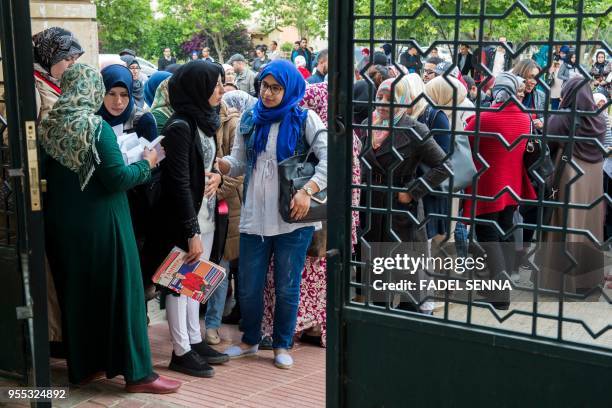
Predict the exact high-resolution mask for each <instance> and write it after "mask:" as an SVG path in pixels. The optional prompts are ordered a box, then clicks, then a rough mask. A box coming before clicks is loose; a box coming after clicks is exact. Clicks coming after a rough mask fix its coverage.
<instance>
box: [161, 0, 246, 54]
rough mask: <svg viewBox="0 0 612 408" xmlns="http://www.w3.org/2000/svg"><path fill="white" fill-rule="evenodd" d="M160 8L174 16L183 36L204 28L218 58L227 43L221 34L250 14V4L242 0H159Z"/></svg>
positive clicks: (163, 12)
mask: <svg viewBox="0 0 612 408" xmlns="http://www.w3.org/2000/svg"><path fill="white" fill-rule="evenodd" d="M158 8H159V11H160V12H161V13H162V14H163V15H164V16H167V17H168V18H172V19H175V20H176V21H177V24H178V26H179V27H181V29H182V32H183V34H187V35H186V36H185V37H184V38H183V41H184V40H187V39H189V37H191V36H192V35H194V34H196V33H199V32H204V33H205V34H206V35H207V36H209V37H210V38H211V39H212V42H213V45H214V48H215V50H216V51H217V55H216V56H215V57H216V58H217V59H218V60H219V61H220V62H223V55H224V54H225V48H226V46H227V44H226V41H225V39H224V34H225V33H228V32H230V31H233V30H235V29H236V28H237V27H240V26H242V25H243V24H244V21H246V20H247V19H248V17H249V15H250V9H249V7H248V6H247V5H246V4H244V2H242V1H241V0H159V1H158Z"/></svg>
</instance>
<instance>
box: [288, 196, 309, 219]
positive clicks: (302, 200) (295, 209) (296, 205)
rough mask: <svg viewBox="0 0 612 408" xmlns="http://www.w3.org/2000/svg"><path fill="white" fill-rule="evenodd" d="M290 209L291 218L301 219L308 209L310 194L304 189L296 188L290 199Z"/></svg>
mask: <svg viewBox="0 0 612 408" xmlns="http://www.w3.org/2000/svg"><path fill="white" fill-rule="evenodd" d="M289 209H290V210H291V218H293V219H294V220H296V221H299V220H301V219H302V218H304V217H305V216H306V214H308V210H309V209H310V196H309V195H308V193H306V192H305V191H304V190H298V192H297V193H296V194H295V195H294V196H293V198H292V199H291V204H290V205H289Z"/></svg>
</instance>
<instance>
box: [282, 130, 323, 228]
mask: <svg viewBox="0 0 612 408" xmlns="http://www.w3.org/2000/svg"><path fill="white" fill-rule="evenodd" d="M321 132H327V129H321V130H319V131H317V133H316V134H315V137H314V140H313V142H312V145H311V146H310V147H309V148H308V151H307V152H306V153H305V154H297V155H293V156H291V157H289V158H287V159H285V160H283V161H282V162H280V163H279V164H278V184H279V211H280V214H281V217H282V218H283V221H285V222H287V223H291V224H293V223H310V222H318V221H326V220H327V189H323V190H321V191H319V192H318V193H316V194H313V195H312V197H311V200H310V209H309V210H308V213H307V214H306V216H305V217H304V218H302V219H301V220H294V219H293V218H291V209H290V205H291V200H292V199H293V196H294V195H295V194H296V193H297V192H298V190H300V189H301V188H302V187H304V185H305V184H306V183H307V182H308V181H310V179H311V178H312V176H314V174H315V167H316V165H317V164H318V159H317V158H316V157H315V156H314V153H313V151H312V146H313V145H314V144H315V143H316V142H317V138H318V137H319V134H321Z"/></svg>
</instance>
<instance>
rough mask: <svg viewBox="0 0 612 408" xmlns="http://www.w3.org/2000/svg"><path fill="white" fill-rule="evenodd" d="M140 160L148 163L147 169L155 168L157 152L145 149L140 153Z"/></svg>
mask: <svg viewBox="0 0 612 408" xmlns="http://www.w3.org/2000/svg"><path fill="white" fill-rule="evenodd" d="M142 158H143V159H144V160H146V161H148V162H149V168H151V169H152V168H153V167H155V166H157V150H155V149H149V148H146V147H145V149H144V151H143V152H142Z"/></svg>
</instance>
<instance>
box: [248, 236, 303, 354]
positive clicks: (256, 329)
mask: <svg viewBox="0 0 612 408" xmlns="http://www.w3.org/2000/svg"><path fill="white" fill-rule="evenodd" d="M313 232H314V228H313V227H304V228H300V229H297V230H295V231H293V232H290V233H288V234H280V235H275V236H270V237H262V236H260V235H251V234H240V279H239V280H238V285H239V289H240V290H239V296H240V311H241V313H242V323H241V326H242V330H243V332H244V334H243V336H242V341H243V342H244V343H246V344H250V345H255V344H259V342H260V340H261V320H262V317H263V292H264V285H265V283H266V276H267V274H268V269H269V266H270V259H271V257H272V255H274V293H275V298H276V300H275V305H274V332H273V334H272V347H273V348H275V349H277V348H285V349H288V348H289V346H290V345H291V340H292V339H293V334H294V331H295V324H296V320H297V312H298V305H299V302H300V282H301V280H302V270H303V269H304V261H305V260H306V251H307V250H308V246H309V245H310V241H311V240H312V234H313Z"/></svg>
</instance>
